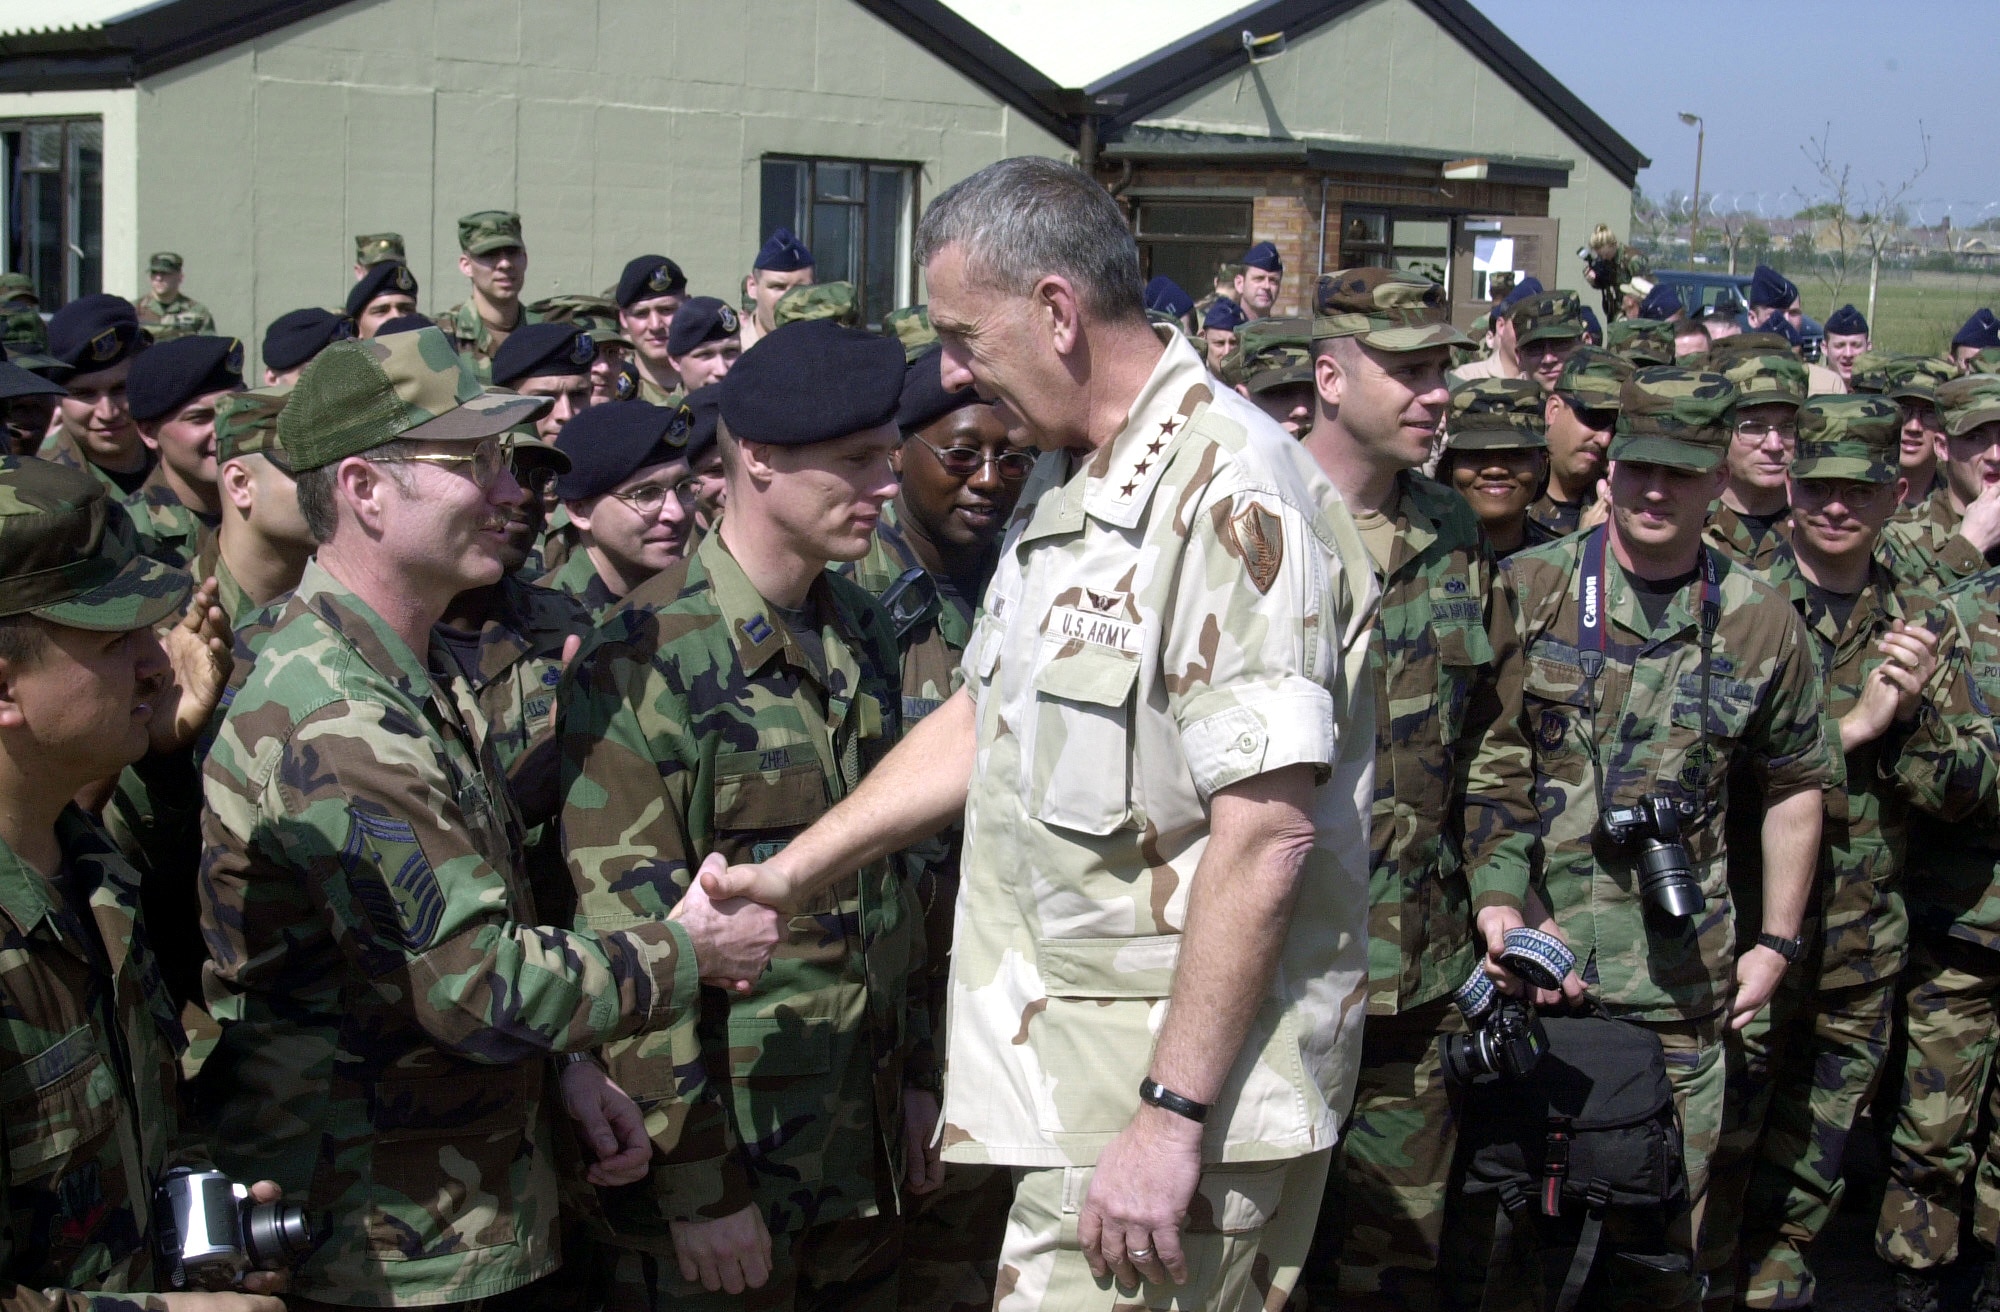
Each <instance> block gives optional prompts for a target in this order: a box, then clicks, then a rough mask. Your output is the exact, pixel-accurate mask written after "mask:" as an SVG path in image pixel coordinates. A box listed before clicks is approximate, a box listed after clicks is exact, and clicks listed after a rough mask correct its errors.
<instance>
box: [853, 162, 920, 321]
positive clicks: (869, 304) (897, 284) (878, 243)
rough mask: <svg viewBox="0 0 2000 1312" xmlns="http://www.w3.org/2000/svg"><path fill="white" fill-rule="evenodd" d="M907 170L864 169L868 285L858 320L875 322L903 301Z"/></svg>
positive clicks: (907, 245)
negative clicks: (866, 210) (866, 170)
mask: <svg viewBox="0 0 2000 1312" xmlns="http://www.w3.org/2000/svg"><path fill="white" fill-rule="evenodd" d="M909 213H910V205H909V172H908V170H905V169H885V168H879V167H877V168H871V169H869V170H868V286H867V287H866V288H864V289H863V297H862V305H861V320H862V322H863V323H867V324H877V323H880V322H881V321H882V316H883V315H885V314H887V313H888V312H889V311H891V310H894V309H899V308H901V307H902V306H903V305H904V304H905V297H906V296H907V295H908V292H909V269H910V225H909Z"/></svg>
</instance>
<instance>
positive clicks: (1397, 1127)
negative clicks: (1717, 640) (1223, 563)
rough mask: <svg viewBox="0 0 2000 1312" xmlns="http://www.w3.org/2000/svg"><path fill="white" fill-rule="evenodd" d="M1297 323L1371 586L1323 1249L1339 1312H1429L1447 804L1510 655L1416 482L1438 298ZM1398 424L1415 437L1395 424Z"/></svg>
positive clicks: (1459, 945) (1324, 298)
mask: <svg viewBox="0 0 2000 1312" xmlns="http://www.w3.org/2000/svg"><path fill="white" fill-rule="evenodd" d="M1313 308H1314V319H1313V328H1312V333H1313V352H1314V360H1313V363H1314V366H1315V386H1316V389H1317V397H1318V402H1319V403H1318V404H1317V405H1316V406H1315V407H1314V411H1315V413H1314V418H1313V425H1312V428H1311V429H1310V430H1308V431H1307V433H1306V435H1305V438H1304V446H1305V450H1306V452H1307V454H1309V455H1311V456H1312V458H1313V460H1314V462H1315V463H1316V464H1317V465H1318V466H1319V469H1320V472H1321V473H1323V474H1324V475H1325V476H1326V478H1327V479H1328V481H1329V482H1331V483H1332V484H1333V486H1334V487H1335V488H1336V489H1338V490H1339V492H1340V494H1341V497H1342V499H1343V500H1344V501H1345V502H1346V504H1347V506H1348V508H1349V511H1350V512H1351V513H1352V515H1353V517H1354V522H1355V526H1356V528H1357V529H1358V530H1359V531H1360V534H1361V538H1362V540H1363V541H1364V542H1365V543H1366V544H1367V547H1368V550H1369V553H1370V555H1371V556H1372V558H1373V564H1374V567H1375V571H1376V574H1377V577H1378V578H1380V579H1381V581H1382V583H1381V587H1382V601H1381V608H1380V609H1379V610H1378V611H1377V612H1376V617H1375V626H1374V629H1373V631H1372V632H1371V633H1370V635H1369V649H1368V674H1369V680H1370V682H1371V684H1372V686H1373V698H1374V703H1375V792H1374V800H1373V805H1372V809H1371V816H1370V825H1369V834H1370V842H1369V849H1370V850H1369V876H1368V885H1369V887H1368V906H1369V911H1368V1016H1369V1019H1368V1021H1367V1023H1366V1027H1365V1028H1364V1030H1363V1031H1362V1041H1361V1071H1360V1078H1359V1082H1358V1084H1357V1086H1356V1089H1355V1096H1354V1111H1353V1115H1352V1119H1351V1120H1350V1121H1349V1122H1348V1125H1347V1128H1346V1133H1345V1134H1344V1135H1343V1138H1342V1147H1341V1152H1340V1158H1339V1160H1338V1161H1337V1162H1336V1163H1335V1165H1334V1170H1333V1174H1332V1181H1331V1187H1330V1188H1329V1189H1328V1191H1327V1193H1328V1198H1327V1204H1326V1210H1325V1211H1324V1212H1323V1214H1322V1220H1321V1223H1320V1229H1321V1231H1322V1236H1323V1239H1324V1240H1326V1241H1332V1242H1336V1243H1338V1244H1339V1264H1340V1270H1339V1295H1338V1300H1337V1301H1338V1302H1339V1303H1340V1304H1341V1305H1342V1306H1348V1305H1350V1304H1351V1305H1353V1306H1356V1307H1363V1308H1375V1307H1383V1308H1426V1309H1432V1308H1436V1307H1437V1306H1438V1298H1437V1287H1436V1281H1435V1275H1434V1272H1435V1270H1436V1268H1437V1262H1438V1248H1439V1239H1440V1235H1441V1232H1442V1229H1443V1223H1444V1202H1445V1188H1446V1182H1447V1177H1448V1176H1449V1175H1450V1173H1451V1159H1452V1154H1453V1152H1454V1150H1455V1149H1456V1147H1457V1136H1456V1134H1455V1133H1454V1130H1455V1127H1454V1125H1453V1118H1452V1109H1451V1105H1450V1100H1449V1098H1448V1097H1447V1094H1446V1091H1445V1086H1444V1082H1443V1079H1442V1078H1441V1076H1440V1074H1439V1071H1438V1064H1437V1036H1438V1035H1439V1034H1440V1033H1442V1032H1445V1031H1446V1030H1447V1029H1452V1028H1457V1027H1456V1026H1455V1025H1454V1017H1455V1016H1456V1012H1455V1011H1454V1009H1453V1008H1452V1005H1451V1002H1450V994H1451V992H1452V991H1453V990H1454V989H1456V988H1457V987H1458V986H1459V985H1460V984H1461V983H1463V982H1464V981H1465V977H1466V975H1467V974H1469V973H1470V972H1471V971H1472V969H1473V967H1474V964H1475V963H1476V962H1477V961H1478V959H1479V952H1478V949H1477V948H1476V947H1475V946H1474V941H1473V928H1472V901H1471V898H1470V896H1469V895H1468V893H1467V890H1466V884H1465V874H1464V871H1463V870H1462V869H1461V868H1460V865H1459V834H1458V830H1457V825H1456V821H1457V819H1458V813H1459V811H1460V810H1462V806H1463V799H1462V797H1460V796H1459V793H1458V788H1459V784H1460V781H1461V780H1462V778H1463V775H1464V770H1463V764H1464V759H1465V754H1467V753H1468V752H1469V749H1470V748H1471V747H1472V746H1474V745H1476V744H1477V742H1478V740H1479V737H1480V735H1481V734H1482V733H1483V732H1484V730H1485V727H1486V726H1487V725H1488V724H1489V723H1491V722H1492V720H1493V719H1494V718H1495V717H1496V716H1498V715H1499V714H1500V713H1501V708H1500V693H1499V691H1498V689H1497V687H1496V685H1495V683H1494V673H1495V666H1496V659H1495V646H1496V644H1503V645H1504V644H1507V643H1511V642H1512V634H1513V621H1512V618H1511V617H1510V616H1508V615H1506V614H1505V613H1504V608H1505V606H1506V599H1505V598H1504V597H1503V598H1498V599H1497V600H1496V598H1495V596H1494V594H1493V591H1492V588H1491V586H1490V585H1491V583H1492V574H1493V556H1492V552H1491V551H1490V550H1489V549H1488V548H1487V547H1486V546H1485V544H1484V543H1483V542H1482V541H1481V539H1480V535H1479V521H1478V520H1477V519H1476V518H1475V517H1474V516H1473V514H1472V511H1471V508H1470V507H1468V506H1467V505H1466V504H1465V502H1464V501H1463V500H1462V499H1461V498H1460V497H1459V496H1458V495H1457V494H1456V493H1454V492H1452V491H1450V490H1449V489H1448V488H1444V487H1441V486H1439V485H1438V484H1436V483H1434V482H1432V481H1431V480H1430V479H1428V478H1425V477H1424V476H1423V475H1421V474H1419V473H1417V472H1416V471H1417V469H1418V467H1419V466H1421V465H1422V464H1423V463H1424V461H1425V460H1426V459H1428V458H1429V456H1430V452H1431V446H1432V443H1433V441H1434V438H1435V433H1436V428H1437V426H1438V425H1439V424H1440V423H1441V422H1442V421H1443V419H1444V416H1445V412H1446V410H1447V408H1448V393H1447V392H1446V390H1445V383H1444V373H1445V367H1446V366H1447V365H1448V364H1449V363H1450V355H1449V348H1450V347H1452V346H1453V345H1455V344H1459V343H1463V342H1464V341H1465V337H1464V334H1462V333H1460V332H1459V331H1458V330H1457V329H1455V328H1453V327H1452V326H1451V323H1450V321H1449V319H1448V318H1447V315H1446V310H1445V304H1444V291H1443V289H1442V288H1440V287H1438V286H1437V285H1436V284H1435V283H1431V282H1428V281H1426V280H1424V279H1422V278H1418V277H1415V276H1413V275H1410V274H1403V273H1395V272H1392V271H1390V270H1388V269H1344V270H1341V271H1340V272H1338V273H1332V274H1328V275H1326V276H1325V277H1323V278H1321V279H1320V281H1319V286H1318V288H1317V289H1316V290H1315V294H1314V307H1313ZM1413 411H1420V412H1421V413H1422V414H1423V415H1424V417H1425V419H1426V420H1427V421H1428V427H1427V428H1425V427H1420V426H1419V425H1415V424H1411V423H1410V422H1409V420H1408V416H1409V415H1410V414H1411V413H1412V412H1413ZM1496 605H1498V606H1499V607H1501V608H1502V609H1501V613H1499V614H1497V615H1496V613H1495V611H1494V607H1495V606H1496ZM1315 1274H1316V1273H1315V1272H1312V1271H1309V1272H1308V1278H1309V1279H1310V1278H1312V1277H1313V1276H1314V1275H1315Z"/></svg>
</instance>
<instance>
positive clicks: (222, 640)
mask: <svg viewBox="0 0 2000 1312" xmlns="http://www.w3.org/2000/svg"><path fill="white" fill-rule="evenodd" d="M217 595H218V588H217V585H216V582H215V580H214V579H213V578H207V579H203V580H202V581H201V585H200V586H199V587H197V588H196V589H195V590H194V595H193V596H192V597H190V598H188V607H187V612H186V613H185V614H184V615H182V616H181V619H180V622H179V623H178V624H175V625H174V626H173V627H172V628H171V629H168V630H167V632H166V633H165V635H164V636H162V638H161V639H160V646H161V647H162V648H164V649H165V651H166V653H167V667H168V668H167V674H166V677H165V678H164V679H163V680H162V682H161V686H160V689H159V691H158V692H157V693H155V694H154V695H153V698H152V702H153V719H152V723H151V725H150V726H149V732H150V734H151V739H152V748H153V750H154V751H156V752H162V753H165V752H174V751H179V750H180V749H181V748H183V747H185V746H187V745H188V744H189V743H191V742H193V741H194V740H195V736H196V735H197V734H199V733H200V732H201V731H202V729H203V727H204V726H206V725H207V724H208V720H209V717H210V716H211V715H213V714H215V708H216V706H217V705H218V704H219V703H220V702H221V701H222V692H223V689H224V688H226V687H228V685H229V671H230V669H231V668H232V667H233V665H234V662H233V660H232V659H231V657H230V654H229V647H230V642H231V636H232V635H231V633H230V630H229V619H228V617H227V616H226V615H224V614H223V613H222V607H221V606H219V605H217V604H216V597H217Z"/></svg>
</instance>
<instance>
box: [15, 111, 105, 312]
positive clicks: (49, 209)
mask: <svg viewBox="0 0 2000 1312" xmlns="http://www.w3.org/2000/svg"><path fill="white" fill-rule="evenodd" d="M0 154H4V156H5V160H6V174H5V180H4V186H5V188H6V212H7V271H8V272H10V273H23V274H26V275H27V276H28V278H29V280H30V281H32V282H33V283H34V284H35V295H36V296H37V297H38V298H39V299H40V301H41V307H42V310H43V311H44V312H45V313H47V312H53V311H55V310H59V309H61V308H62V307H63V306H64V305H67V304H68V303H69V302H71V301H73V300H75V299H76V298H77V297H79V296H90V295H93V294H95V293H97V292H100V291H102V290H104V124H103V122H102V121H101V120H99V119H95V118H87V119H60V118H31V119H17V120H14V121H12V122H0Z"/></svg>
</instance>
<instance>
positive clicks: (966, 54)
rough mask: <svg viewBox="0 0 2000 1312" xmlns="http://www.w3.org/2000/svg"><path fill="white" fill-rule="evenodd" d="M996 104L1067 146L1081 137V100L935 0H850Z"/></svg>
mask: <svg viewBox="0 0 2000 1312" xmlns="http://www.w3.org/2000/svg"><path fill="white" fill-rule="evenodd" d="M854 2H855V3H856V4H858V5H860V6H861V7H862V8H863V9H865V10H867V11H868V12H869V13H871V14H873V15H875V17H877V18H879V19H881V20H882V21H883V22H885V23H887V24H888V25H889V26H890V27H893V28H895V29H896V30H897V31H898V32H901V33H902V34H903V35H904V36H906V37H908V38H909V39H910V40H912V41H914V42H916V43H917V44H918V45H920V46H922V47H923V48H924V49H925V50H927V51H929V52H930V53H931V54H933V55H935V56H937V57H938V58H939V59H942V60H943V61H944V62H945V63H947V64H949V65H950V66H951V67H952V68H953V69H955V70H957V71H958V72H959V73H961V74H963V75H964V76H965V77H967V78H969V79H971V80H972V81H973V82H974V83H976V84H977V85H978V86H979V87H980V88H981V89H983V90H984V91H986V92H987V93H988V94H990V95H992V96H993V97H994V98H996V99H997V100H999V101H1000V102H1001V103H1003V104H1006V105H1009V106H1011V107H1012V108H1014V109H1015V110H1018V111H1019V112H1020V113H1021V114H1022V115H1023V116H1025V117H1026V118H1027V119H1028V120H1029V121H1030V122H1032V123H1034V124H1035V125H1036V126H1038V127H1040V128H1041V129H1042V130H1043V131H1045V132H1048V133H1050V134H1051V135H1053V136H1055V137H1058V138H1060V139H1061V140H1062V141H1064V142H1066V143H1068V144H1069V145H1072V146H1074V145H1076V144H1077V143H1078V141H1079V140H1080V139H1081V136H1082V132H1081V124H1080V111H1081V110H1082V108H1083V105H1082V104H1081V103H1078V104H1074V105H1070V104H1066V103H1065V102H1066V101H1076V100H1077V99H1078V98H1077V97H1076V96H1075V94H1074V93H1073V92H1066V91H1065V90H1064V89H1063V88H1061V87H1059V86H1057V85H1056V83H1055V81H1054V80H1053V79H1051V78H1050V77H1049V76H1048V75H1047V74H1046V73H1043V72H1042V71H1041V70H1039V69H1037V68H1036V67H1035V66H1034V65H1032V64H1030V63H1028V61H1027V60H1025V59H1022V58H1021V57H1020V56H1019V55H1017V54H1015V53H1014V52H1013V51H1011V50H1009V49H1008V48H1007V47H1005V46H1003V45H1001V44H1000V43H999V42H998V41H995V40H994V39H993V38H992V37H990V36H988V35H987V34H986V33H985V32H984V31H982V30H981V29H980V28H978V27H976V26H975V25H973V24H972V23H971V22H969V21H967V20H966V19H965V18H963V17H961V16H960V15H959V14H958V13H956V12H954V11H953V10H952V9H950V8H948V7H947V6H946V5H944V4H943V3H941V2H940V0H854Z"/></svg>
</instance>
